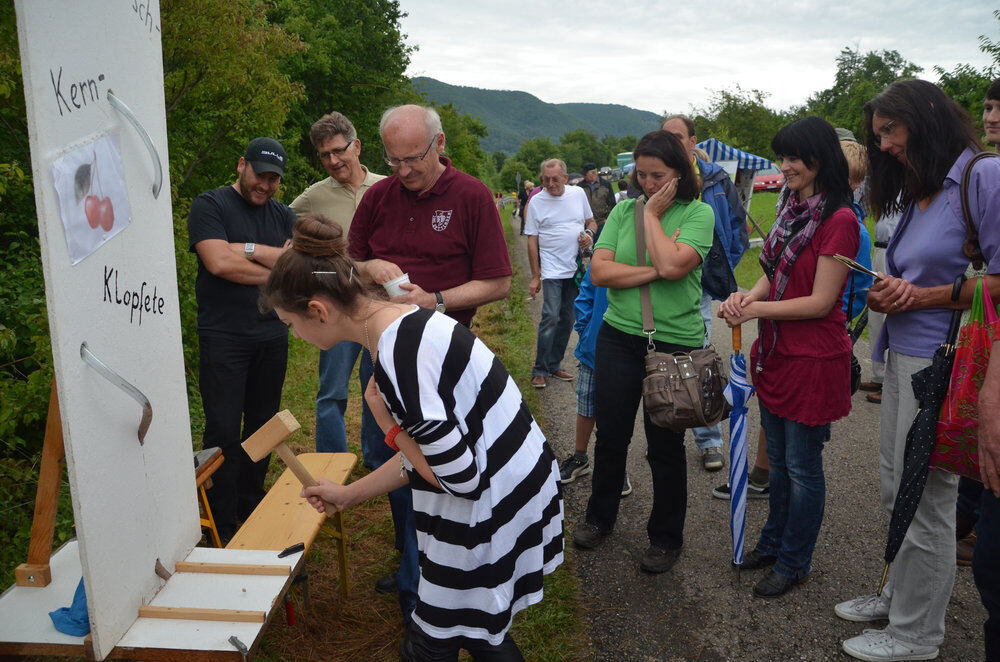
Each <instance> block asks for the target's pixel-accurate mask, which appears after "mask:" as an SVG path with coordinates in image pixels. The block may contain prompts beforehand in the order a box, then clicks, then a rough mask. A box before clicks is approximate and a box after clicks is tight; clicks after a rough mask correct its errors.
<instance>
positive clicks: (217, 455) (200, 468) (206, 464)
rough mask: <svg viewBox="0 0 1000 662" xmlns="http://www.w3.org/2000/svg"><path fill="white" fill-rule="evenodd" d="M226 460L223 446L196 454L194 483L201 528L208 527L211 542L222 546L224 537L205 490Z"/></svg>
mask: <svg viewBox="0 0 1000 662" xmlns="http://www.w3.org/2000/svg"><path fill="white" fill-rule="evenodd" d="M225 461H226V458H225V457H223V456H222V449H221V448H206V449H205V450H201V451H198V452H197V453H195V454H194V462H195V470H194V484H195V486H196V487H197V488H198V507H199V510H200V511H201V512H200V513H199V516H200V521H201V528H203V529H208V534H209V542H210V543H212V544H214V545H215V546H216V547H220V548H221V547H222V539H221V538H219V530H218V529H217V528H216V527H215V518H214V517H212V508H211V507H210V506H209V505H208V494H207V493H206V492H205V490H207V489H208V488H210V487H211V486H212V481H211V477H212V474H214V473H215V470H216V469H218V468H219V466H220V465H221V464H222V463H223V462H225Z"/></svg>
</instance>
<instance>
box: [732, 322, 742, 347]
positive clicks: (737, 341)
mask: <svg viewBox="0 0 1000 662" xmlns="http://www.w3.org/2000/svg"><path fill="white" fill-rule="evenodd" d="M742 351H743V326H742V325H740V326H734V327H733V353H734V354H739V353H740V352H742Z"/></svg>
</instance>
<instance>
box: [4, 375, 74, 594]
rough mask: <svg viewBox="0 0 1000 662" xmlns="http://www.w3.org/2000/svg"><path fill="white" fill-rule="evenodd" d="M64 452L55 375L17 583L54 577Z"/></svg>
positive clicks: (36, 583) (39, 582)
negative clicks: (51, 565)
mask: <svg viewBox="0 0 1000 662" xmlns="http://www.w3.org/2000/svg"><path fill="white" fill-rule="evenodd" d="M64 455H65V451H64V449H63V433H62V418H61V417H60V416H59V394H58V392H57V391H56V379H55V377H53V378H52V390H51V393H50V394H49V413H48V417H47V418H46V420H45V439H44V441H43V442H42V463H41V468H40V469H39V471H38V489H37V491H36V493H35V515H34V519H32V522H31V544H30V546H29V547H28V562H27V563H22V564H21V565H19V566H18V567H17V568H16V569H15V570H14V577H15V579H16V581H17V585H18V586H35V587H40V586H48V584H49V582H51V581H52V573H51V571H50V569H49V557H50V556H51V555H52V538H53V535H54V533H55V528H56V510H57V509H58V508H59V488H60V486H61V483H62V468H63V462H62V460H63V456H64Z"/></svg>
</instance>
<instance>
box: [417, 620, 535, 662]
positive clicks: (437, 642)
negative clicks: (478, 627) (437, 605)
mask: <svg viewBox="0 0 1000 662" xmlns="http://www.w3.org/2000/svg"><path fill="white" fill-rule="evenodd" d="M462 648H464V649H465V650H467V651H469V654H470V655H472V659H473V660H476V661H477V662H524V657H523V656H522V655H521V651H520V649H518V647H517V644H516V643H514V639H513V638H511V636H510V633H509V632H508V633H507V634H506V635H505V636H504V638H503V641H501V642H500V643H499V644H497V645H496V646H492V645H490V644H489V643H488V642H486V641H483V640H482V639H470V638H469V637H452V638H450V639H435V638H434V637H431V636H430V635H428V634H427V633H426V632H424V631H423V630H421V629H420V628H419V627H417V626H416V625H414V623H413V622H412V621H411V622H410V624H409V625H407V626H406V635H405V636H404V637H403V643H402V645H401V646H400V647H399V659H400V660H402V661H403V662H452V661H454V660H457V659H458V651H459V650H460V649H462Z"/></svg>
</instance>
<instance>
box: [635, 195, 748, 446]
mask: <svg viewBox="0 0 1000 662" xmlns="http://www.w3.org/2000/svg"><path fill="white" fill-rule="evenodd" d="M644 208H645V205H644V204H643V201H642V199H639V200H636V202H635V256H636V264H637V265H645V264H646V231H645V226H644V225H643V222H642V215H643V211H644ZM639 301H640V303H641V305H642V328H643V333H645V334H646V336H648V338H649V345H648V346H647V349H646V377H645V378H644V379H643V380H642V403H643V405H644V406H645V408H646V413H647V414H649V418H650V420H651V421H652V422H653V424H654V425H656V426H659V427H661V428H669V429H671V430H673V431H674V432H683V431H684V430H686V429H687V428H697V427H707V426H709V425H715V424H716V423H718V422H719V421H721V420H722V419H723V418H724V417H725V416H726V415H727V414H728V413H729V409H730V405H729V403H728V402H727V401H726V398H725V396H724V395H723V391H724V390H725V388H726V385H727V384H728V383H729V380H728V379H727V378H726V373H725V365H724V364H723V362H722V359H720V358H719V355H718V354H717V353H716V351H715V349H714V348H713V347H712V346H711V345H709V346H708V347H705V348H704V349H695V350H692V351H690V352H675V353H673V354H667V353H664V352H657V351H656V349H655V347H654V345H653V334H654V333H656V326H655V323H654V321H653V302H652V298H651V297H650V294H649V284H648V283H647V284H645V285H640V286H639Z"/></svg>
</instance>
